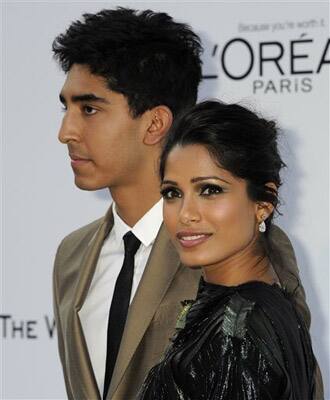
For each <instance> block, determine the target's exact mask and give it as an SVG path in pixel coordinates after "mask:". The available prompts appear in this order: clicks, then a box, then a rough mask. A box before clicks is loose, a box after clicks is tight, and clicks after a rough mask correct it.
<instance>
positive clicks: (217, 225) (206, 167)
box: [161, 145, 258, 267]
mask: <svg viewBox="0 0 330 400" xmlns="http://www.w3.org/2000/svg"><path fill="white" fill-rule="evenodd" d="M161 191H162V195H163V197H164V222H165V225H166V227H167V230H168V232H169V234H170V237H171V239H172V241H173V243H174V245H175V247H176V248H177V250H178V252H179V255H180V259H181V262H182V263H183V264H185V265H187V266H190V267H196V266H203V267H204V266H216V265H217V264H218V263H220V262H222V261H225V260H227V259H229V258H230V257H231V256H233V255H236V254H237V253H238V252H240V251H242V250H243V249H244V248H245V247H246V246H247V245H248V244H249V243H250V242H251V241H252V240H253V239H254V238H255V236H256V234H257V231H258V221H257V214H258V205H257V203H256V202H254V201H252V200H250V199H249V197H248V195H247V184H246V181H245V180H243V179H240V178H237V177H235V176H233V175H232V174H231V173H230V172H229V171H227V170H225V169H222V168H220V167H219V166H218V165H217V164H216V163H215V162H214V161H213V159H212V158H211V156H210V154H209V152H208V150H207V149H206V148H205V147H203V146H201V145H187V146H185V147H180V146H176V147H174V148H173V150H172V151H171V152H170V154H169V156H168V158H167V161H166V168H165V175H164V179H163V182H162V185H161Z"/></svg>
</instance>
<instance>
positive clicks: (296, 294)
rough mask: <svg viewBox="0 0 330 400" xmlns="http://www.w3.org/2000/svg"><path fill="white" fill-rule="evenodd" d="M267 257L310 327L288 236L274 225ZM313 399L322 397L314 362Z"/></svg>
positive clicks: (321, 385) (308, 313)
mask: <svg viewBox="0 0 330 400" xmlns="http://www.w3.org/2000/svg"><path fill="white" fill-rule="evenodd" d="M268 243H269V257H270V259H271V262H272V265H273V266H274V268H275V271H276V273H277V275H278V277H279V279H280V282H281V284H282V286H283V287H284V288H285V289H286V290H287V291H288V292H289V293H291V294H293V301H294V303H295V306H296V308H297V310H298V312H299V313H300V314H301V316H302V318H303V319H304V321H305V323H306V326H307V328H308V329H310V326H311V313H310V310H309V307H308V305H307V303H306V294H305V290H304V287H303V285H302V282H301V280H300V277H299V269H298V265H297V259H296V256H295V253H294V249H293V247H292V244H291V242H290V239H289V238H288V236H287V235H286V234H285V233H284V232H283V231H282V230H281V229H280V228H279V227H278V226H276V225H273V226H272V227H271V230H270V232H269V236H268ZM314 399H315V400H322V399H324V389H323V381H322V375H321V371H320V368H319V366H318V363H317V362H316V369H315V391H314Z"/></svg>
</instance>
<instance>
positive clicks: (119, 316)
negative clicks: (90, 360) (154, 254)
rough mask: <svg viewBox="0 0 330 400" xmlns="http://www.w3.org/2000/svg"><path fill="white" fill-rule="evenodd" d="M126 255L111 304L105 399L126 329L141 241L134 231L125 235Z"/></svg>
mask: <svg viewBox="0 0 330 400" xmlns="http://www.w3.org/2000/svg"><path fill="white" fill-rule="evenodd" d="M123 239H124V246H125V257H124V263H123V266H122V268H121V270H120V273H119V275H118V278H117V281H116V286H115V291H114V293H113V298H112V302H111V306H110V312H109V321H108V339H107V360H106V367H105V377H104V390H103V399H105V398H106V395H107V392H108V389H109V385H110V382H111V377H112V373H113V370H114V367H115V364H116V359H117V355H118V351H119V346H120V342H121V337H122V334H123V331H124V327H125V322H126V317H127V312H128V307H129V302H130V298H131V290H132V283H133V274H134V256H135V253H136V252H137V249H138V248H139V246H140V244H141V242H140V241H139V239H138V238H136V237H135V236H134V234H133V232H131V231H129V232H127V233H126V234H125V235H124V237H123Z"/></svg>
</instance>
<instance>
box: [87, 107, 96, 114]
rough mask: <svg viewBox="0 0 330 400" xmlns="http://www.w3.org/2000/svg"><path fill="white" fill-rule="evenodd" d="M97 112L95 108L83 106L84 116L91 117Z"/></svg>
mask: <svg viewBox="0 0 330 400" xmlns="http://www.w3.org/2000/svg"><path fill="white" fill-rule="evenodd" d="M96 111H97V110H95V108H93V107H91V106H84V113H85V114H86V115H93V114H95V113H96Z"/></svg>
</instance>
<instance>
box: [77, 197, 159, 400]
mask: <svg viewBox="0 0 330 400" xmlns="http://www.w3.org/2000/svg"><path fill="white" fill-rule="evenodd" d="M112 212H113V217H114V225H113V228H112V230H111V232H110V234H109V236H108V237H107V238H106V239H105V241H104V243H103V246H102V249H101V252H100V256H99V259H98V262H97V265H96V269H95V273H94V276H93V279H92V283H91V286H90V288H89V291H88V294H87V297H86V300H85V302H84V304H83V306H82V308H81V310H80V311H79V317H80V321H81V324H82V329H83V332H84V336H85V339H86V343H87V347H88V352H89V356H90V360H91V363H92V367H93V371H94V375H95V378H96V382H97V385H98V388H99V391H100V394H101V397H102V394H103V386H104V374H105V364H106V355H107V329H108V318H109V310H110V305H111V301H112V297H113V292H114V289H115V284H116V280H117V277H118V275H119V272H120V270H121V267H122V265H123V261H124V242H123V236H124V235H125V233H127V232H128V231H132V232H133V233H134V235H135V236H136V237H137V238H138V239H139V240H140V241H141V245H140V247H139V249H138V251H137V252H136V254H135V265H134V276H133V285H132V292H131V301H132V299H133V297H134V295H135V292H136V289H137V287H138V285H139V283H140V280H141V277H142V274H143V271H144V268H145V266H146V263H147V260H148V258H149V255H150V252H151V249H152V245H153V242H154V241H155V239H156V236H157V233H158V231H159V228H160V226H161V224H162V221H163V210H162V199H161V200H159V202H158V203H156V204H155V205H154V206H153V207H152V208H151V209H150V210H149V211H148V212H147V213H146V214H145V215H144V216H143V217H142V218H141V219H140V220H139V221H138V222H137V223H136V224H135V225H134V226H133V228H131V227H129V226H128V225H127V224H125V222H124V221H123V220H122V219H121V218H120V217H119V215H118V214H117V212H116V207H115V204H114V203H113V204H112Z"/></svg>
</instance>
